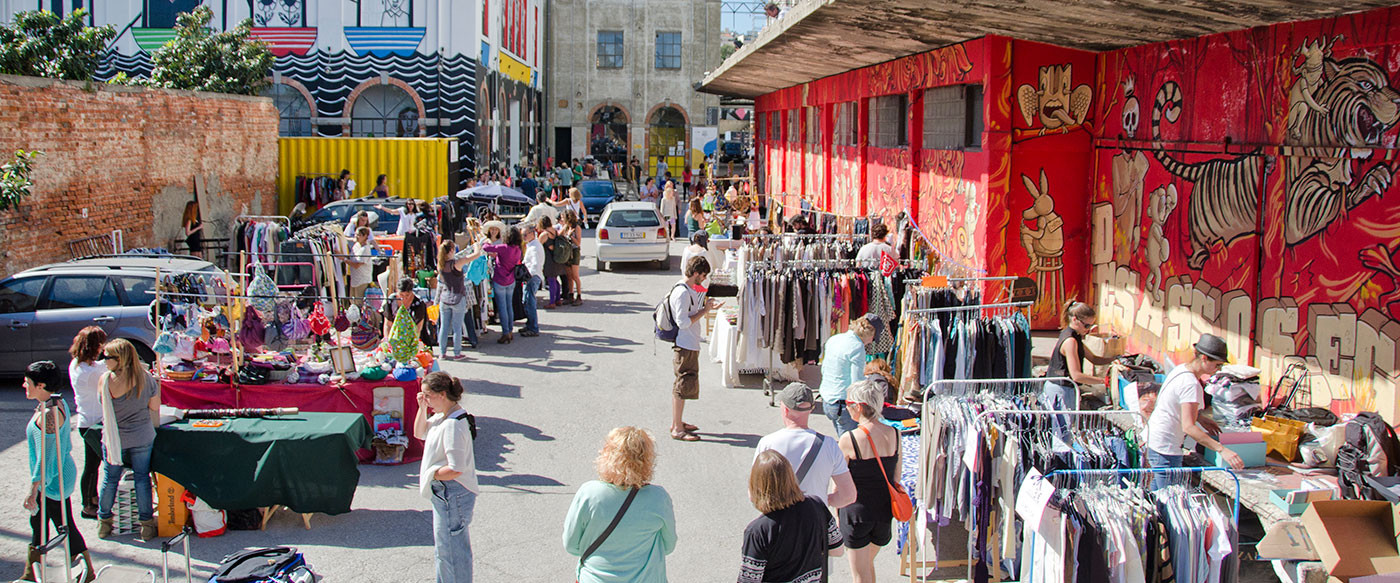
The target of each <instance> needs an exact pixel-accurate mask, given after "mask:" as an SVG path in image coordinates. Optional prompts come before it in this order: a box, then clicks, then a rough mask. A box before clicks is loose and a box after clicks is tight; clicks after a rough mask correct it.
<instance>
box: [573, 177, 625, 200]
mask: <svg viewBox="0 0 1400 583" xmlns="http://www.w3.org/2000/svg"><path fill="white" fill-rule="evenodd" d="M578 188H579V190H580V191H582V192H583V195H584V196H587V197H601V196H613V195H614V194H616V193H617V191H616V190H614V189H613V185H612V183H611V182H607V181H604V180H587V181H584V182H581V183H579V186H578Z"/></svg>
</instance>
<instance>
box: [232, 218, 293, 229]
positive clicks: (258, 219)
mask: <svg viewBox="0 0 1400 583" xmlns="http://www.w3.org/2000/svg"><path fill="white" fill-rule="evenodd" d="M234 220H235V221H239V222H257V221H272V222H274V223H276V222H282V223H285V224H286V225H287V228H289V229H290V228H291V226H292V219H290V218H287V217H284V216H281V215H238V217H236V218H235V219H234Z"/></svg>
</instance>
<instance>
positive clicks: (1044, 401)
mask: <svg viewBox="0 0 1400 583" xmlns="http://www.w3.org/2000/svg"><path fill="white" fill-rule="evenodd" d="M1097 320H1098V313H1097V312H1095V311H1094V308H1093V307H1091V306H1090V305H1089V304H1086V303H1083V302H1074V301H1071V302H1069V303H1068V304H1065V314H1064V325H1065V328H1064V329H1063V330H1061V331H1060V339H1059V341H1057V342H1056V343H1055V350H1054V352H1051V353H1050V367H1049V368H1048V369H1047V370H1046V372H1045V376H1047V377H1051V378H1054V377H1060V378H1068V379H1071V380H1072V381H1073V382H1065V381H1045V387H1044V388H1043V389H1042V390H1041V393H1040V403H1041V405H1042V406H1044V407H1045V408H1046V409H1053V410H1056V411H1072V410H1075V409H1078V408H1079V388H1078V384H1077V383H1082V384H1086V385H1102V384H1103V379H1101V378H1098V377H1095V376H1093V375H1090V374H1087V373H1085V372H1084V361H1085V360H1088V361H1089V362H1092V363H1094V364H1100V365H1102V364H1109V363H1111V362H1113V357H1111V356H1098V355H1095V354H1094V353H1092V352H1090V351H1089V350H1088V349H1087V348H1085V346H1084V335H1085V334H1088V333H1089V331H1090V330H1091V329H1093V327H1094V323H1095V322H1096V321H1097Z"/></svg>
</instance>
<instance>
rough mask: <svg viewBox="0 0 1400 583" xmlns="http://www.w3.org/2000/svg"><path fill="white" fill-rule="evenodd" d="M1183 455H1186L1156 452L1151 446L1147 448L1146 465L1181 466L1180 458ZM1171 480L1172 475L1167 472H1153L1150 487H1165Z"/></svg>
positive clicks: (1155, 488)
mask: <svg viewBox="0 0 1400 583" xmlns="http://www.w3.org/2000/svg"><path fill="white" fill-rule="evenodd" d="M1185 457H1186V456H1184V455H1167V454H1164V453H1157V452H1156V451H1153V450H1152V449H1151V448H1148V450H1147V465H1148V467H1151V468H1179V467H1181V461H1182V459H1184V458H1185ZM1173 480H1174V476H1171V475H1169V474H1157V473H1154V474H1153V475H1152V489H1153V490H1157V489H1159V488H1162V487H1165V486H1166V485H1167V484H1169V483H1171V482H1172V481H1173Z"/></svg>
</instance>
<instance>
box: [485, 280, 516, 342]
mask: <svg viewBox="0 0 1400 583" xmlns="http://www.w3.org/2000/svg"><path fill="white" fill-rule="evenodd" d="M491 297H492V301H494V302H495V303H496V319H497V320H500V321H501V334H510V333H512V332H514V331H515V312H514V310H515V284H513V283H512V284H510V285H500V284H498V283H496V282H495V281H492V282H491Z"/></svg>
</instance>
